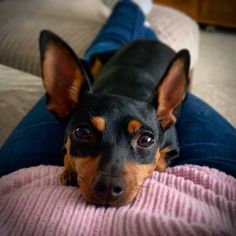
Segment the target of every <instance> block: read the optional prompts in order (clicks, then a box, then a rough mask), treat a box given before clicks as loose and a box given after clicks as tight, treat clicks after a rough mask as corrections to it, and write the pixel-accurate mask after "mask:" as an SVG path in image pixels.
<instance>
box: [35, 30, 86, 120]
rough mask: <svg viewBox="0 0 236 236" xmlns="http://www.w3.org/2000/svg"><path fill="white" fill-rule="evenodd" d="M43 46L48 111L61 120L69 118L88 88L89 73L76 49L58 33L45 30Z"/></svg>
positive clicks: (41, 52)
mask: <svg viewBox="0 0 236 236" xmlns="http://www.w3.org/2000/svg"><path fill="white" fill-rule="evenodd" d="M39 46H40V56H41V69H42V78H43V84H44V87H45V90H46V96H47V108H48V110H49V111H51V112H53V113H54V114H55V115H56V116H57V117H58V118H60V119H62V118H65V117H66V116H67V115H68V114H69V113H70V111H71V110H73V109H74V108H75V107H76V105H77V104H78V100H79V96H80V92H81V90H82V88H84V87H85V86H87V85H88V81H87V78H86V72H85V70H84V67H83V65H82V62H81V61H80V60H79V59H78V58H77V56H76V55H75V53H74V52H73V51H72V49H71V48H70V47H69V46H68V45H67V44H66V43H65V42H64V41H63V40H62V39H60V38H59V37H58V36H57V35H55V34H54V33H52V32H50V31H46V30H45V31H42V32H41V34H40V39H39Z"/></svg>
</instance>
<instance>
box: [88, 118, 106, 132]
mask: <svg viewBox="0 0 236 236" xmlns="http://www.w3.org/2000/svg"><path fill="white" fill-rule="evenodd" d="M91 122H92V124H93V126H94V127H95V128H96V129H97V130H98V131H100V132H103V131H104V130H105V126H106V121H105V119H104V118H103V117H101V116H93V117H92V119H91Z"/></svg>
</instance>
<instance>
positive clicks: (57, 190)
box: [0, 165, 236, 236]
mask: <svg viewBox="0 0 236 236" xmlns="http://www.w3.org/2000/svg"><path fill="white" fill-rule="evenodd" d="M61 172H62V168H61V167H55V166H39V167H31V168H28V169H22V170H19V171H16V172H14V173H12V174H10V175H7V176H5V177H2V178H1V179H0V235H1V236H6V235H14V236H15V235H24V236H25V235H30V236H31V235H39V236H43V235H47V236H48V235H53V236H55V235H60V236H63V235H69V236H70V235H86V236H96V235H101V236H111V235H117V236H123V235H124V236H126V235H127V236H130V235H131V236H132V235H141V236H142V235H145V236H146V235H155V236H157V235H165V236H166V235H171V236H172V235H214V236H215V235H219V236H222V235H236V179H234V178H233V177H231V176H227V175H225V174H224V173H222V172H219V171H217V170H215V169H210V168H207V167H199V166H193V165H185V166H179V167H174V168H169V169H168V171H167V172H166V173H158V172H155V173H153V175H152V176H151V177H150V178H149V179H148V180H146V182H145V183H144V186H143V187H142V189H141V191H140V192H139V194H138V196H137V198H136V200H135V201H134V202H133V203H132V204H129V205H126V206H123V207H120V208H113V207H110V208H104V207H96V206H94V205H90V204H87V203H86V202H85V201H84V199H83V198H82V197H81V195H80V193H79V191H78V189H76V188H75V187H65V186H61V185H60V183H59V175H60V173H61Z"/></svg>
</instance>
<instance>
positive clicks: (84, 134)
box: [74, 125, 94, 142]
mask: <svg viewBox="0 0 236 236" xmlns="http://www.w3.org/2000/svg"><path fill="white" fill-rule="evenodd" d="M74 135H75V137H76V138H77V139H78V141H80V142H90V141H92V140H93V139H94V133H93V131H92V129H91V127H90V126H89V125H80V126H79V127H77V128H76V129H75V130H74Z"/></svg>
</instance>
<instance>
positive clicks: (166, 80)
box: [40, 31, 190, 206]
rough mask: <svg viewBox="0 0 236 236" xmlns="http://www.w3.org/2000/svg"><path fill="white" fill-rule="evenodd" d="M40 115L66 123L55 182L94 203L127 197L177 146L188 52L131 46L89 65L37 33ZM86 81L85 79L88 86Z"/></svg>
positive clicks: (59, 43)
mask: <svg viewBox="0 0 236 236" xmlns="http://www.w3.org/2000/svg"><path fill="white" fill-rule="evenodd" d="M40 52H41V63H42V77H43V82H44V86H45V89H46V95H47V107H48V110H49V111H51V112H53V113H54V114H55V115H56V116H57V117H58V118H59V119H68V125H67V128H66V134H65V145H64V153H63V154H64V163H65V169H64V173H63V174H62V176H61V181H62V183H63V184H66V185H77V186H79V188H80V192H81V193H82V195H83V196H84V197H85V199H86V200H87V201H89V202H91V203H94V204H101V205H112V206H119V205H123V204H126V203H128V202H130V201H132V200H133V199H134V197H135V196H136V194H137V193H138V191H139V189H140V187H141V186H142V184H143V182H144V180H145V179H146V178H148V177H149V176H150V175H151V174H152V172H153V171H154V170H157V171H161V172H162V171H165V169H166V167H167V165H168V164H169V163H170V160H172V159H173V158H175V157H177V156H178V153H179V149H178V143H177V138H176V131H175V126H174V123H175V121H176V119H177V116H178V113H179V108H180V105H181V102H182V101H183V99H184V98H185V95H186V91H187V86H188V71H189V63H190V58H189V53H188V51H187V50H182V51H180V52H179V53H177V54H176V53H174V52H173V50H171V49H170V48H169V47H167V46H166V45H164V44H162V43H160V42H158V41H136V42H132V43H129V44H127V45H126V46H124V47H123V48H121V49H120V50H118V51H117V52H114V53H107V54H100V55H97V56H96V57H95V58H94V60H93V62H92V63H91V65H90V67H89V66H88V65H87V64H86V63H85V62H84V61H83V60H81V59H78V58H77V56H76V54H75V53H74V52H73V51H72V49H71V48H70V47H69V46H68V45H67V44H66V43H65V42H64V41H63V40H62V39H60V38H59V37H58V36H56V35H55V34H53V33H51V32H49V31H43V32H42V33H41V35H40ZM91 81H92V82H91Z"/></svg>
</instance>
